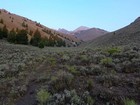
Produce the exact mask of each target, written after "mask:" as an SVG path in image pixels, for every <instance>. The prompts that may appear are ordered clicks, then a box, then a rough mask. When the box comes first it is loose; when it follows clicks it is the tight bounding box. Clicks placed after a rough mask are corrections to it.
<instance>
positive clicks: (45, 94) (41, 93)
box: [37, 89, 51, 105]
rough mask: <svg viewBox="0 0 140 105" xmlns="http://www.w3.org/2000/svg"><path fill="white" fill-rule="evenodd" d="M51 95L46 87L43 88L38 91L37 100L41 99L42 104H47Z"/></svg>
mask: <svg viewBox="0 0 140 105" xmlns="http://www.w3.org/2000/svg"><path fill="white" fill-rule="evenodd" d="M50 97H51V94H50V93H49V92H48V91H46V90H44V89H41V90H39V91H38V92H37V100H38V101H39V103H40V105H45V103H46V102H47V101H48V100H49V98H50Z"/></svg>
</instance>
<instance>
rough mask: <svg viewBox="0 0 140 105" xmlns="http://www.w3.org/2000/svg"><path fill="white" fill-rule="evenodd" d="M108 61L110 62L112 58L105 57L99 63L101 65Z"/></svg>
mask: <svg viewBox="0 0 140 105" xmlns="http://www.w3.org/2000/svg"><path fill="white" fill-rule="evenodd" d="M110 63H112V58H109V57H107V58H104V59H102V60H101V64H103V65H109V64H110Z"/></svg>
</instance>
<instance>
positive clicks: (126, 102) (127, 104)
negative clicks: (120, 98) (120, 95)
mask: <svg viewBox="0 0 140 105" xmlns="http://www.w3.org/2000/svg"><path fill="white" fill-rule="evenodd" d="M124 105H137V104H136V102H135V101H134V100H130V99H128V98H127V99H125V100H124Z"/></svg>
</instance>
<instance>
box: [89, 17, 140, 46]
mask: <svg viewBox="0 0 140 105" xmlns="http://www.w3.org/2000/svg"><path fill="white" fill-rule="evenodd" d="M128 44H137V45H139V44H140V17H139V18H137V19H136V20H135V21H134V22H132V23H131V24H130V25H128V26H126V27H124V28H122V29H119V30H117V31H114V32H111V33H108V34H106V35H104V36H102V37H99V38H97V39H95V40H93V41H92V43H90V45H89V46H90V47H96V46H110V45H128Z"/></svg>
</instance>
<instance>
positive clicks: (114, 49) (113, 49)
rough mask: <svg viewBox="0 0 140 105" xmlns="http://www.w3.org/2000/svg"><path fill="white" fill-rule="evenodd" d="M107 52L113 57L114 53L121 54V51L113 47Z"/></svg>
mask: <svg viewBox="0 0 140 105" xmlns="http://www.w3.org/2000/svg"><path fill="white" fill-rule="evenodd" d="M107 52H108V53H109V54H110V55H112V54H114V53H119V52H120V49H119V48H118V47H112V48H109V49H107Z"/></svg>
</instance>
